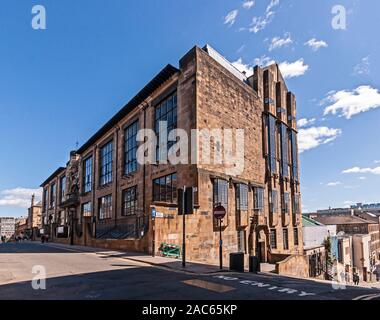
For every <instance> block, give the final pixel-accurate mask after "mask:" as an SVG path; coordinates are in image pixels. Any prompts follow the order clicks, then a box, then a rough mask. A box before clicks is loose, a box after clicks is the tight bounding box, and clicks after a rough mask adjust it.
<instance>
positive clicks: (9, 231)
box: [0, 217, 16, 240]
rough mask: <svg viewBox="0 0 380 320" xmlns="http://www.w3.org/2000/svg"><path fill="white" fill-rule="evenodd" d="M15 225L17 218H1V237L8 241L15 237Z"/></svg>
mask: <svg viewBox="0 0 380 320" xmlns="http://www.w3.org/2000/svg"><path fill="white" fill-rule="evenodd" d="M15 224H16V221H15V218H12V217H0V236H1V237H5V238H6V239H7V240H9V239H11V238H12V237H14V235H15V231H16V227H15Z"/></svg>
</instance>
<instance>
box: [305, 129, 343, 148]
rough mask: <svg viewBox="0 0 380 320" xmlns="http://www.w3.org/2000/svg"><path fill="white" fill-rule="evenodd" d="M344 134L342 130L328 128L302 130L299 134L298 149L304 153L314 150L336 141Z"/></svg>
mask: <svg viewBox="0 0 380 320" xmlns="http://www.w3.org/2000/svg"><path fill="white" fill-rule="evenodd" d="M341 134H342V131H341V130H340V129H332V128H327V127H311V128H307V129H300V130H299V134H298V147H299V151H300V152H301V153H302V152H304V151H307V150H311V149H314V148H316V147H318V146H320V145H323V144H327V143H329V142H332V141H334V140H335V139H336V138H337V137H338V136H339V135H341Z"/></svg>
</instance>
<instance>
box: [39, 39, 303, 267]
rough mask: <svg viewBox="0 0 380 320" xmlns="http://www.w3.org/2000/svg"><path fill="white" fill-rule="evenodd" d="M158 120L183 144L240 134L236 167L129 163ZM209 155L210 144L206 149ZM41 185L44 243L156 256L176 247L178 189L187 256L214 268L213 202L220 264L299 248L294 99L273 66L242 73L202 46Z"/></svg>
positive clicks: (267, 258) (297, 252) (215, 145)
mask: <svg viewBox="0 0 380 320" xmlns="http://www.w3.org/2000/svg"><path fill="white" fill-rule="evenodd" d="M159 121H167V124H168V129H169V130H170V129H177V128H178V129H183V130H184V132H186V133H187V134H188V135H189V136H190V135H191V130H192V129H200V130H204V129H209V130H213V129H233V130H237V129H244V139H243V140H244V141H239V142H238V143H235V146H234V147H235V148H236V147H237V146H236V145H239V147H244V158H243V161H244V170H242V172H238V173H237V174H231V172H232V171H231V170H227V169H231V167H229V168H227V165H224V164H214V163H213V162H212V161H211V162H210V163H203V162H202V163H191V162H190V163H189V164H170V163H169V164H157V163H153V164H140V163H138V161H137V160H136V152H137V149H138V147H139V146H140V145H141V143H142V142H138V141H137V138H136V137H137V132H138V130H139V129H143V128H149V129H152V130H153V131H154V132H155V133H156V134H158V135H160V134H161V136H162V135H163V134H162V132H160V130H159V127H158V123H159ZM168 144H169V146H170V145H171V144H170V141H169V142H168ZM172 144H173V143H172ZM219 149H220V145H219V142H218V141H217V139H211V151H212V152H215V150H219ZM185 151H186V150H182V149H181V150H180V151H179V152H180V153H182V152H185ZM187 151H188V152H189V154H192V151H193V150H192V149H191V147H190V146H189V149H188V150H187ZM202 152H203V151H201V153H202ZM232 169H233V168H232ZM41 186H42V187H43V190H44V191H43V204H42V214H43V225H44V226H43V229H44V232H45V233H49V234H50V236H51V238H53V239H54V240H55V241H65V242H69V243H76V244H77V243H78V244H83V245H93V246H100V247H106V248H115V249H122V250H139V251H143V252H147V253H153V252H154V253H156V254H159V247H160V245H161V244H162V243H168V244H173V245H178V246H181V245H182V216H178V199H177V189H178V188H181V187H182V186H188V187H194V199H195V212H194V214H192V215H188V216H186V220H187V222H186V223H187V227H186V228H187V232H186V246H187V250H186V251H187V258H188V259H189V260H192V261H200V262H207V263H218V261H219V260H218V259H219V249H218V248H219V247H218V246H219V226H218V221H216V219H215V218H214V217H213V208H214V206H215V205H217V204H222V205H223V206H224V207H225V208H226V209H227V216H226V218H225V219H223V224H222V234H223V254H224V263H225V264H226V265H228V262H229V254H230V253H234V252H243V253H244V254H245V256H246V257H248V256H249V255H257V256H259V257H260V260H261V262H278V261H282V260H284V259H286V258H288V257H289V256H296V257H300V256H301V255H302V252H303V243H302V224H301V212H300V180H299V166H298V150H297V127H296V99H295V96H294V94H293V93H291V92H290V91H288V89H287V86H286V83H285V81H284V79H283V77H282V75H281V72H280V70H279V68H278V65H276V64H273V65H270V66H268V67H266V68H260V67H258V66H257V67H255V68H254V74H253V76H251V77H246V76H245V75H244V74H242V73H240V72H239V71H237V70H236V69H234V67H233V66H232V65H231V64H229V63H228V61H226V60H225V59H224V58H223V57H222V56H220V55H219V54H218V53H217V52H215V51H214V50H213V49H212V48H211V47H209V46H206V47H205V48H203V49H201V48H199V47H194V48H193V49H191V50H190V51H189V52H188V53H187V54H186V55H185V56H183V57H182V58H181V59H180V61H179V68H176V67H173V66H171V65H167V66H166V67H165V68H164V69H162V70H161V72H160V73H159V74H158V75H157V76H155V77H154V78H153V79H152V80H151V81H150V82H149V83H148V84H147V85H146V86H145V87H144V88H143V89H142V90H141V91H140V92H139V93H138V94H137V95H136V96H135V97H134V98H133V99H132V100H130V101H129V102H128V103H127V104H126V105H125V106H124V107H123V108H122V109H121V110H120V111H119V112H118V113H117V114H115V116H114V117H113V118H112V119H110V120H109V121H108V122H107V123H106V124H105V125H104V126H103V127H102V128H100V129H99V131H98V132H96V133H95V134H94V135H93V136H92V137H91V138H90V139H89V140H88V141H87V142H86V143H85V144H84V145H82V146H81V147H80V148H79V149H78V150H76V151H73V152H71V154H70V160H69V162H68V163H67V166H66V167H60V168H58V169H57V170H56V171H55V172H54V173H53V174H52V175H51V176H50V177H49V178H48V179H46V180H45V182H43V183H42V185H41ZM152 208H155V209H156V211H157V216H156V218H155V219H152V216H151V211H152Z"/></svg>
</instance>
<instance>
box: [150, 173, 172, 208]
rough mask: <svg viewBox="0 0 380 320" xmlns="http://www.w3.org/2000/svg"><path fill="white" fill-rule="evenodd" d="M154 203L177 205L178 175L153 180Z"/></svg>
mask: <svg viewBox="0 0 380 320" xmlns="http://www.w3.org/2000/svg"><path fill="white" fill-rule="evenodd" d="M153 201H162V202H168V203H177V174H176V173H173V174H169V175H167V176H165V177H161V178H158V179H155V180H153Z"/></svg>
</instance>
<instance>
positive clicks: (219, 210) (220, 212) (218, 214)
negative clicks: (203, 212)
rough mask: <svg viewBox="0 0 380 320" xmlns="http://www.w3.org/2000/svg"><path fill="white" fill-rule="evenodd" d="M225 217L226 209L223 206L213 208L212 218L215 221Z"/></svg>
mask: <svg viewBox="0 0 380 320" xmlns="http://www.w3.org/2000/svg"><path fill="white" fill-rule="evenodd" d="M225 216H226V209H225V208H224V207H223V206H216V207H215V208H214V217H215V218H216V219H223V218H224V217H225Z"/></svg>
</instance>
